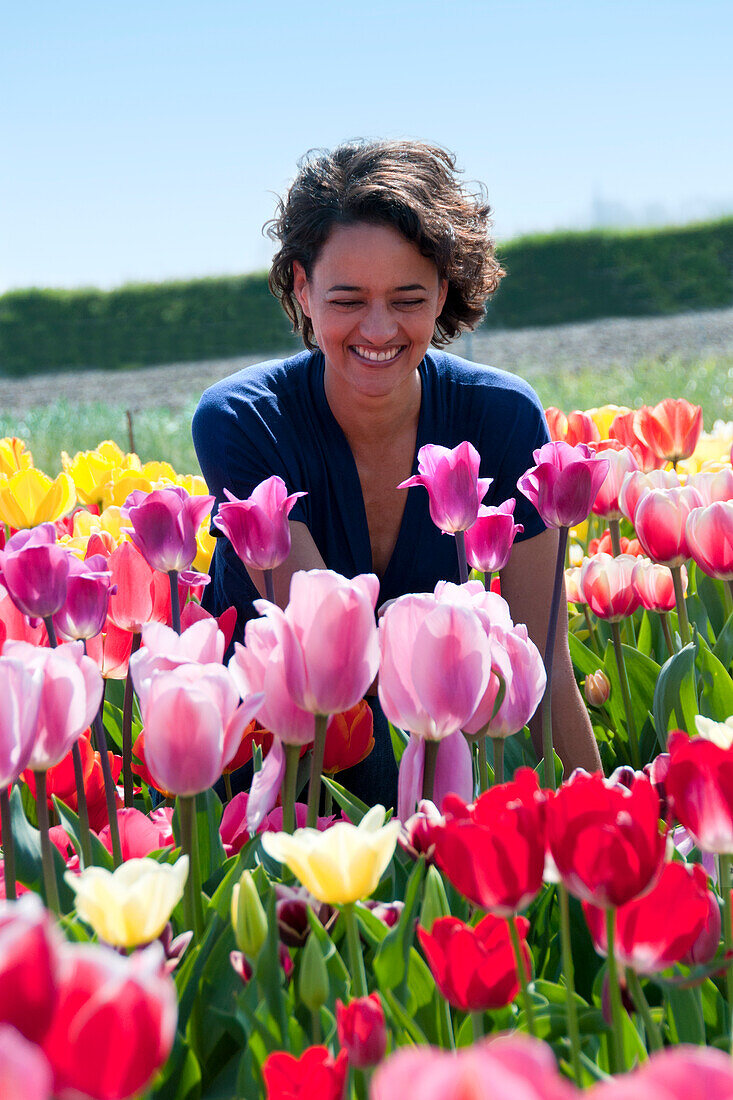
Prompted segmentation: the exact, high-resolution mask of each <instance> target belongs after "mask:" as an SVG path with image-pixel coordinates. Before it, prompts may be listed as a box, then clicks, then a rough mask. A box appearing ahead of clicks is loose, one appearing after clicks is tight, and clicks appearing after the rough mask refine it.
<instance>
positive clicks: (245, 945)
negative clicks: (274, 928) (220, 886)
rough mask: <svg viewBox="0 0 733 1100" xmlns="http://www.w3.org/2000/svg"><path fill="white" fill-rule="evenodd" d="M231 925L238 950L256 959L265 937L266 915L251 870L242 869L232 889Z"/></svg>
mask: <svg viewBox="0 0 733 1100" xmlns="http://www.w3.org/2000/svg"><path fill="white" fill-rule="evenodd" d="M232 925H233V927H234V938H235V939H236V941H237V947H238V948H239V950H240V951H243V952H244V954H245V955H246V956H247V957H248V958H250V959H256V958H257V956H258V955H259V953H260V951H261V950H262V947H263V945H264V943H265V940H266V939H267V917H266V915H265V910H264V909H263V908H262V902H261V901H260V895H259V894H258V893H257V887H256V886H255V882H254V879H253V878H252V872H251V871H243V872H242V877H241V878H240V880H239V882H238V883H237V884H236V885H235V887H234V889H233V890H232Z"/></svg>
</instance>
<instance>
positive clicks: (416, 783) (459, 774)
mask: <svg viewBox="0 0 733 1100" xmlns="http://www.w3.org/2000/svg"><path fill="white" fill-rule="evenodd" d="M424 771H425V738H424V737H417V736H416V735H415V734H412V736H411V737H410V740H409V741H408V743H407V747H406V749H405V751H404V752H403V754H402V759H401V760H400V770H399V776H398V781H397V816H398V817H399V819H400V821H407V820H408V819H409V818H410V817H412V815H413V814H414V812H415V806H416V805H417V804H418V803H419V802H420V800H421V798H422V789H423V775H424ZM447 794H457V795H458V797H459V798H461V799H462V800H463V801H464V802H470V801H471V799H472V798H473V760H472V757H471V749H470V747H469V744H468V741H467V740H466V738H465V737H464V736H463V734H462V733H461V731H460V730H456V732H455V733H449V734H448V736H447V737H444V738H443V739H442V740H441V741H440V743H439V745H438V753H437V759H436V764H435V780H434V784H433V799H434V801H435V803H436V804H437V805H438V806H440V805H441V804H442V802H443V799H444V798H445V796H446V795H447Z"/></svg>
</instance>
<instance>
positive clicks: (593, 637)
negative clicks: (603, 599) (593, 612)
mask: <svg viewBox="0 0 733 1100" xmlns="http://www.w3.org/2000/svg"><path fill="white" fill-rule="evenodd" d="M582 606H583V615H584V616H585V625H586V626H587V628H588V641H589V642H590V644H591V648H592V649H593V652H594V653H595V655H596V657H600V656H601V649H600V646H599V645H598V635H597V634H596V628H595V627H594V625H593V620H592V619H591V617H590V611H589V610H588V604H587V603H584V604H583V605H582Z"/></svg>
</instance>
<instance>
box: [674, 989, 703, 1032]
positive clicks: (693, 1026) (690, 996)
mask: <svg viewBox="0 0 733 1100" xmlns="http://www.w3.org/2000/svg"><path fill="white" fill-rule="evenodd" d="M664 997H665V1000H666V1002H667V1005H668V1007H669V1012H668V1018H669V1022H670V1031H671V1037H672V1042H674V1043H695V1044H696V1045H697V1046H704V1045H705V1019H704V1016H703V1008H702V994H701V992H700V989H699V988H697V989H682V988H679V987H676V988H672V989H668V990H666V992H665V994H664Z"/></svg>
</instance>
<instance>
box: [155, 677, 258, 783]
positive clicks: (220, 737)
mask: <svg viewBox="0 0 733 1100" xmlns="http://www.w3.org/2000/svg"><path fill="white" fill-rule="evenodd" d="M141 689H142V690H141V691H140V708H141V712H142V718H143V726H144V729H145V761H146V764H147V766H148V769H149V771H150V773H151V775H152V776H153V777H154V778H155V780H156V783H157V785H158V786H160V787H162V788H163V789H164V790H167V791H172V792H173V793H174V794H177V795H184V796H187V795H193V794H198V792H199V791H204V790H206V788H207V787H211V786H213V784H214V783H215V782H216V780H217V779H218V778H219V776H220V775H221V774H222V772H223V770H224V768H225V767H226V765H227V764H228V763H229V761H230V760H231V759H232V757H233V756H234V754H235V753H236V751H237V749H238V748H239V745H240V742H241V740H242V735H243V733H244V730H245V727H246V726H247V725H248V723H249V722H250V721H251V720H252V718H253V716H254V714H255V713H256V711H257V709H258V707H259V706H260V703H261V702H262V697H261V696H260V695H253V696H251V697H250V698H249V699H247V700H246V702H244V703H242V704H241V705H240V704H239V692H238V691H237V689H236V687H235V686H234V682H233V680H232V678H231V676H230V674H229V673H228V672H227V670H226V669H225V668H222V667H221V666H220V665H197V664H187V665H179V666H178V667H177V668H173V669H169V670H166V671H163V672H160V671H158V672H153V674H152V676H151V677H150V679H149V680H144V681H143V682H142V684H141ZM182 736H184V737H185V743H182V741H181V737H182Z"/></svg>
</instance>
